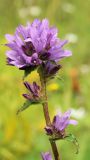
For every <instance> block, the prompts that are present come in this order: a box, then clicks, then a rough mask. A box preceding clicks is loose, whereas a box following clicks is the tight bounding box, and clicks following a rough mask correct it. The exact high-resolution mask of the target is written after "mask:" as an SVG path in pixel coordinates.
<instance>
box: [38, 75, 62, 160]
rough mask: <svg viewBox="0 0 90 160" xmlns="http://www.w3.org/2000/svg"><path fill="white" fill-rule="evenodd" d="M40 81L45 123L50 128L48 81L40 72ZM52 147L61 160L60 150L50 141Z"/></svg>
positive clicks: (55, 155) (55, 156)
mask: <svg viewBox="0 0 90 160" xmlns="http://www.w3.org/2000/svg"><path fill="white" fill-rule="evenodd" d="M39 75H40V81H41V88H42V94H43V97H44V100H45V102H44V103H43V112H44V117H45V121H46V125H47V126H50V125H51V120H50V116H49V111H48V102H47V92H46V80H45V77H44V75H43V74H42V73H41V72H40V73H39ZM49 141H50V144H51V147H52V152H53V154H54V158H55V160H61V159H60V157H59V153H58V149H57V146H56V143H55V141H52V140H51V139H49Z"/></svg>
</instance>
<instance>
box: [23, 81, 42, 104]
mask: <svg viewBox="0 0 90 160" xmlns="http://www.w3.org/2000/svg"><path fill="white" fill-rule="evenodd" d="M24 85H25V87H26V88H27V89H28V91H29V93H28V94H23V96H24V98H26V99H28V100H30V101H32V102H38V101H40V99H41V93H40V86H38V85H37V83H36V82H33V84H29V83H28V82H24Z"/></svg>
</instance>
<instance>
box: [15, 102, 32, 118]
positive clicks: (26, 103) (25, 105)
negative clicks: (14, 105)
mask: <svg viewBox="0 0 90 160" xmlns="http://www.w3.org/2000/svg"><path fill="white" fill-rule="evenodd" d="M31 104H32V102H31V101H29V100H27V101H26V102H25V103H24V104H23V105H22V107H21V108H19V109H18V110H17V113H16V114H17V115H18V114H19V113H20V112H22V111H24V110H25V109H27V108H28V107H29V106H30V105H31Z"/></svg>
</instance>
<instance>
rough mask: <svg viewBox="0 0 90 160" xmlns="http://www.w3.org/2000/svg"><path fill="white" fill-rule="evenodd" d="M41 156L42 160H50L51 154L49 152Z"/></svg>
mask: <svg viewBox="0 0 90 160" xmlns="http://www.w3.org/2000/svg"><path fill="white" fill-rule="evenodd" d="M41 155H42V159H43V160H52V157H51V154H50V153H49V152H46V153H42V154H41Z"/></svg>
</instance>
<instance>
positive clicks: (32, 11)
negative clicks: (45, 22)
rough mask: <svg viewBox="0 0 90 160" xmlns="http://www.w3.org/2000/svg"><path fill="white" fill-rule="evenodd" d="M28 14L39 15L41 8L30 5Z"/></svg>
mask: <svg viewBox="0 0 90 160" xmlns="http://www.w3.org/2000/svg"><path fill="white" fill-rule="evenodd" d="M29 14H31V15H32V16H39V15H40V14H41V8H40V7H39V6H32V7H31V8H30V10H29Z"/></svg>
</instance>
